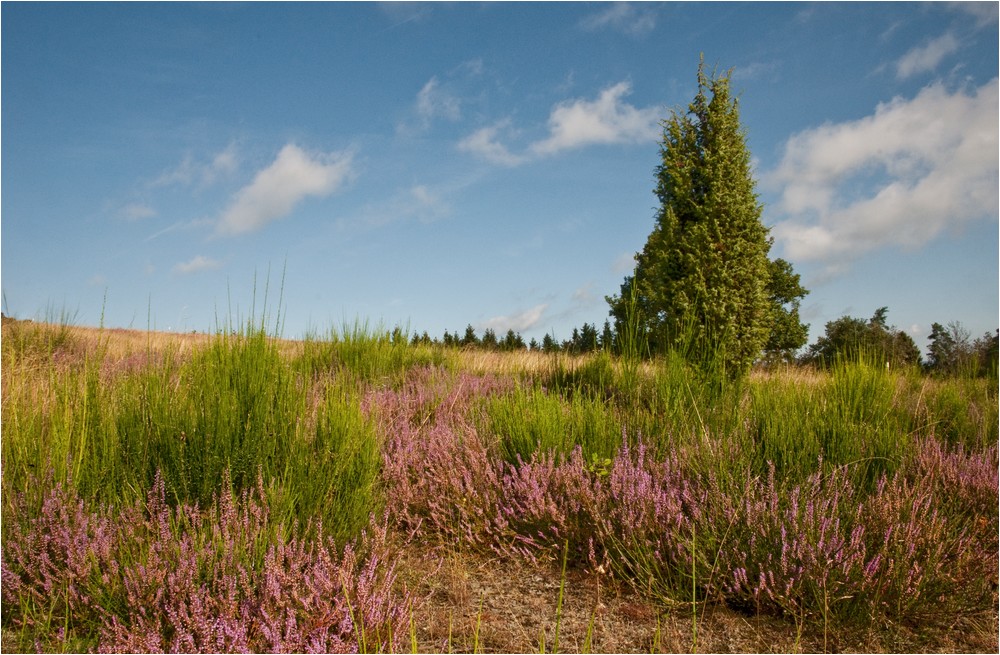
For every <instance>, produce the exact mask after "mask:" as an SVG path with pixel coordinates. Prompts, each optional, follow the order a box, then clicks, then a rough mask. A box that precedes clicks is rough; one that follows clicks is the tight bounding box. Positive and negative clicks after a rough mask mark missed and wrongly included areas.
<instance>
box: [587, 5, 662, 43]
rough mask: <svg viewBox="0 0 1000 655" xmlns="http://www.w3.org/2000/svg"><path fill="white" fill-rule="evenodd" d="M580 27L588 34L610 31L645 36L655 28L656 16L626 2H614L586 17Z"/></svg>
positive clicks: (647, 10)
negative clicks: (604, 30)
mask: <svg viewBox="0 0 1000 655" xmlns="http://www.w3.org/2000/svg"><path fill="white" fill-rule="evenodd" d="M580 27H581V28H583V29H585V30H587V31H588V32H594V31H597V30H603V29H611V30H615V31H617V32H622V33H624V34H628V35H629V36H645V35H646V34H649V33H650V32H652V31H653V28H655V27H656V14H655V13H654V12H653V11H650V10H649V9H646V8H642V9H640V8H637V7H636V6H635V5H633V4H630V3H628V2H615V3H612V4H611V5H610V6H608V8H607V9H605V10H603V11H599V12H597V13H594V14H590V15H589V16H586V17H585V18H584V19H583V20H581V21H580Z"/></svg>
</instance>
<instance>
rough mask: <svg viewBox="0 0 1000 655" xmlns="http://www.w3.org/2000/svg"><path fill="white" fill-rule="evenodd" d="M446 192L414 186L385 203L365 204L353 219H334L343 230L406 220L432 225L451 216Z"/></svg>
mask: <svg viewBox="0 0 1000 655" xmlns="http://www.w3.org/2000/svg"><path fill="white" fill-rule="evenodd" d="M447 193H448V191H447V190H445V191H442V190H439V189H432V188H431V187H428V186H427V185H424V184H415V185H413V186H411V187H409V188H406V189H400V190H398V191H396V192H395V193H393V194H391V195H390V196H389V197H388V198H387V199H385V200H382V201H378V202H373V203H369V204H367V205H365V206H364V207H363V208H362V209H361V210H360V212H359V213H358V214H356V215H354V216H351V217H341V218H339V219H337V225H338V227H340V228H342V229H344V228H350V227H354V226H363V227H368V228H377V227H383V226H385V225H389V224H392V223H396V222H399V221H405V220H409V219H416V220H418V221H420V222H422V223H432V222H434V221H436V220H439V219H441V218H444V217H446V216H448V215H450V214H451V211H452V209H451V205H450V204H449V203H448V201H447V200H446V195H447Z"/></svg>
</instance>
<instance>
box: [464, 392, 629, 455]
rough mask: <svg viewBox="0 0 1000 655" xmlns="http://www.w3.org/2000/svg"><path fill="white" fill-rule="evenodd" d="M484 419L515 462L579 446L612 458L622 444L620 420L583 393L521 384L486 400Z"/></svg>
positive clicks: (482, 422)
mask: <svg viewBox="0 0 1000 655" xmlns="http://www.w3.org/2000/svg"><path fill="white" fill-rule="evenodd" d="M479 421H480V425H481V426H482V429H484V430H485V431H486V433H487V434H488V435H490V436H491V438H492V440H493V441H494V442H495V443H496V448H497V452H498V453H499V456H500V457H501V458H502V459H503V460H505V461H507V462H508V463H510V464H516V463H517V462H518V460H520V461H524V462H526V461H528V460H529V459H531V457H532V456H533V455H535V454H542V453H545V454H558V455H568V454H569V453H570V452H571V451H572V450H573V449H574V448H576V447H577V446H579V447H580V448H581V449H582V450H583V454H584V457H586V458H588V459H595V458H602V459H603V458H611V457H613V456H614V455H615V453H617V452H618V450H619V448H620V447H621V439H622V424H621V421H620V420H619V419H618V418H617V417H616V416H615V415H614V413H613V412H612V411H610V409H609V407H608V406H607V405H606V404H605V403H603V402H601V401H600V400H599V399H596V398H593V397H590V396H587V395H585V394H582V393H575V394H573V395H572V396H570V397H569V398H564V397H562V396H560V395H559V394H556V393H551V392H548V391H546V390H544V389H542V388H539V387H524V386H519V387H516V388H515V389H514V390H513V391H511V392H510V393H509V394H505V395H502V396H498V397H494V398H488V399H486V400H484V401H483V403H482V410H481V417H480V419H479Z"/></svg>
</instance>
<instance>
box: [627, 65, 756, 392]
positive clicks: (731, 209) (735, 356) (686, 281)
mask: <svg viewBox="0 0 1000 655" xmlns="http://www.w3.org/2000/svg"><path fill="white" fill-rule="evenodd" d="M729 79H730V75H729V73H727V74H725V75H722V76H716V75H715V74H713V75H712V76H708V75H707V74H706V73H705V66H704V61H702V62H701V64H700V65H699V67H698V93H697V95H696V96H695V98H694V100H693V102H692V103H691V104H690V105H689V107H688V110H687V112H684V113H682V112H680V111H674V112H673V115H672V116H671V117H670V118H669V119H668V120H666V121H664V123H663V141H662V143H661V147H660V158H661V163H660V165H659V166H658V167H657V171H656V172H657V184H656V196H657V198H658V199H659V201H660V208H659V210H658V212H657V216H656V225H655V227H654V228H653V231H652V233H651V234H650V235H649V238H648V240H647V241H646V245H645V247H644V248H643V249H642V252H640V253H638V254H637V256H636V268H635V273H634V275H632V276H629V277H627V278H626V279H625V282H624V283H623V284H622V288H621V295H619V296H613V297H609V298H608V302H609V304H610V305H611V314H612V315H613V316H614V318H615V321H616V324H617V327H618V330H619V332H621V329H622V326H624V325H626V324H627V323H628V318H629V317H628V315H627V313H628V311H629V309H628V308H629V306H630V305H631V300H632V299H633V298H634V300H635V311H637V312H638V314H639V316H638V317H632V318H633V319H634V318H638V321H639V327H640V328H641V332H642V333H643V335H644V336H645V337H646V339H647V342H648V345H649V346H650V348H651V349H652V350H653V351H662V350H665V349H667V348H671V347H676V346H681V345H693V346H696V347H697V349H698V350H700V351H702V352H704V351H706V350H712V351H715V352H718V353H719V354H720V355H721V357H722V361H723V362H724V363H725V365H726V367H727V370H728V371H729V372H730V373H732V374H738V373H740V372H742V371H745V370H746V369H747V368H749V366H750V365H751V364H752V363H753V361H754V360H755V359H756V358H757V357H758V356H759V355H760V353H761V352H762V351H763V350H764V347H765V345H766V344H767V342H768V339H769V338H770V336H771V333H772V327H773V323H774V319H775V311H774V304H773V301H772V299H771V297H769V296H770V294H769V289H768V281H769V279H770V261H769V259H768V252H769V251H770V247H771V241H770V239H769V237H768V230H767V228H765V227H764V225H763V224H762V223H761V213H762V207H761V204H760V202H759V201H758V199H757V194H756V192H755V189H754V180H753V177H752V175H751V166H750V152H749V150H748V148H747V145H746V135H745V133H744V130H743V128H742V127H741V125H740V119H739V106H738V105H739V103H738V101H737V99H736V98H735V97H733V96H732V95H731V93H730V90H729ZM633 287H634V289H633Z"/></svg>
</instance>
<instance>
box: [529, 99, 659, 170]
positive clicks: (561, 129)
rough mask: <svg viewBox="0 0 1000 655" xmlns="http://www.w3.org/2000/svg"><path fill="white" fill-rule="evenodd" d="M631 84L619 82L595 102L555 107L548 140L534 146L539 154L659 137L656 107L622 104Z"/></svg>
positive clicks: (579, 102)
mask: <svg viewBox="0 0 1000 655" xmlns="http://www.w3.org/2000/svg"><path fill="white" fill-rule="evenodd" d="M631 91H632V85H631V84H629V83H628V82H619V83H618V84H615V85H614V86H610V87H608V88H606V89H604V90H603V91H601V94H600V95H599V96H598V97H597V99H596V100H583V99H577V100H573V101H571V102H564V103H560V104H558V105H556V107H555V108H553V109H552V112H551V114H549V137H548V138H547V139H544V140H542V141H538V142H536V143H534V144H532V146H531V151H532V152H534V153H536V154H539V155H551V154H555V153H557V152H559V151H561V150H568V149H570V148H580V147H582V146H587V145H592V144H611V143H642V142H645V141H655V140H656V139H657V138H658V137H659V136H660V129H659V119H660V112H659V110H658V109H657V108H656V107H648V108H646V109H636V108H635V107H633V106H632V105H630V104H628V103H627V102H624V101H623V98H624V97H625V96H626V95H628V94H629V93H631Z"/></svg>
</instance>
